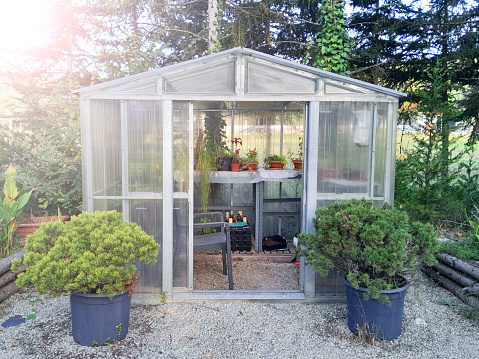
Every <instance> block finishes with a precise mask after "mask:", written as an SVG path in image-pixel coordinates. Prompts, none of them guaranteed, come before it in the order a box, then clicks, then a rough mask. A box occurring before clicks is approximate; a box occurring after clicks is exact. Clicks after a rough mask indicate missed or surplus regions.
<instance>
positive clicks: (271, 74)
mask: <svg viewBox="0 0 479 359" xmlns="http://www.w3.org/2000/svg"><path fill="white" fill-rule="evenodd" d="M77 93H78V94H79V95H80V106H81V128H82V133H81V138H82V170H83V205H84V210H86V211H89V212H91V211H96V210H117V211H119V212H121V213H122V214H123V218H124V220H129V221H133V222H137V223H139V224H140V225H141V226H142V228H143V229H144V230H145V231H146V232H148V233H149V234H151V235H153V236H154V237H155V240H156V241H157V242H158V243H159V244H160V245H161V247H160V253H159V257H158V261H157V263H156V264H155V265H150V266H141V265H140V266H139V268H140V275H141V279H140V283H139V285H138V287H137V291H136V293H139V296H140V297H142V298H144V299H145V300H149V298H150V299H151V300H154V298H159V294H161V293H164V292H166V293H168V296H169V297H170V298H172V299H174V300H175V299H178V300H197V299H198V300H199V299H265V300H268V299H286V300H301V299H304V300H321V298H329V297H330V296H334V295H336V296H337V295H341V290H343V289H342V285H339V284H338V285H337V284H336V283H337V281H336V279H335V278H334V274H332V275H331V276H330V277H329V278H320V277H318V276H317V275H316V274H315V273H314V272H313V271H312V270H310V269H309V268H308V266H307V265H305V263H304V261H302V260H301V262H300V270H299V272H300V276H299V287H298V289H297V290H288V291H285V290H279V289H278V290H277V291H275V290H268V291H261V290H237V289H233V290H212V291H201V290H195V287H194V283H193V278H194V265H193V257H194V251H195V247H194V243H193V238H194V237H195V236H196V232H195V230H194V227H195V221H194V218H195V213H203V211H204V210H205V209H207V211H208V212H221V213H222V214H223V215H226V218H225V219H224V220H226V219H227V216H228V214H231V215H232V214H234V213H238V212H241V213H242V216H243V217H246V218H247V219H246V218H245V223H246V222H247V223H248V226H250V228H251V236H252V238H254V240H253V241H252V244H251V247H252V248H251V252H259V251H261V249H262V247H263V239H264V238H267V237H268V236H273V235H281V236H284V237H286V238H288V240H289V241H290V240H291V238H292V237H294V235H295V233H298V232H301V231H313V230H314V227H313V222H312V220H313V218H314V213H315V210H316V208H317V207H319V206H324V205H326V204H329V203H331V202H337V201H341V200H344V199H350V198H366V199H368V200H372V201H374V202H375V203H377V204H380V203H384V202H392V201H393V194H394V161H395V148H396V117H397V109H398V99H399V98H400V97H403V96H405V94H404V93H401V92H398V91H394V90H391V89H387V88H384V87H380V86H376V85H372V84H369V83H365V82H361V81H359V80H355V79H352V78H348V77H345V76H341V75H337V74H333V73H330V72H327V71H322V70H319V69H316V68H312V67H309V66H305V65H301V64H297V63H294V62H290V61H288V60H285V59H282V58H278V57H274V56H271V55H267V54H264V53H260V52H256V51H253V50H249V49H244V48H234V49H231V50H227V51H223V52H219V53H215V54H212V55H208V56H205V57H201V58H197V59H193V60H190V61H186V62H183V63H179V64H175V65H171V66H166V67H163V68H159V69H155V70H151V71H147V72H144V73H141V74H137V75H133V76H128V77H125V78H121V79H117V80H113V81H109V82H105V83H101V84H97V85H93V86H89V87H86V88H82V89H79V90H78V91H77ZM208 143H209V146H210V147H208ZM219 152H221V153H222V154H225V155H227V154H230V157H233V161H234V162H240V157H242V158H245V157H246V156H247V154H248V153H250V154H251V156H252V155H253V154H254V152H256V157H257V162H258V169H257V170H256V171H251V170H243V171H239V172H233V171H230V170H226V171H217V170H216V169H215V170H212V171H207V173H206V177H205V176H204V172H205V170H204V168H205V167H204V166H203V167H202V163H203V161H205V158H206V160H207V161H210V162H211V161H212V159H211V157H214V158H213V161H217V158H216V157H218V156H219V155H218V153H219ZM235 152H236V153H235ZM205 154H206V155H205ZM233 154H234V155H235V156H233ZM273 154H275V155H279V156H280V157H281V156H282V157H281V158H282V160H283V162H286V164H285V168H284V169H282V170H276V171H274V170H271V169H270V168H268V167H269V165H268V162H267V161H265V160H267V159H268V157H269V156H271V155H273ZM208 158H209V159H208ZM295 158H301V159H302V166H301V168H300V169H299V170H298V169H294V168H293V163H292V160H293V159H295ZM243 169H245V168H244V167H243ZM204 181H206V183H204ZM230 272H231V270H230ZM233 275H238V273H233ZM231 285H232V284H231ZM338 288H339V289H338ZM230 289H231V286H230Z"/></svg>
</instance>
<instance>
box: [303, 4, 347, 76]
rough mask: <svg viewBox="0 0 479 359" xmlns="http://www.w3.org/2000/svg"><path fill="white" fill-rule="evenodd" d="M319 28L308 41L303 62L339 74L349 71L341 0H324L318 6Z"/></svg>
mask: <svg viewBox="0 0 479 359" xmlns="http://www.w3.org/2000/svg"><path fill="white" fill-rule="evenodd" d="M319 18H320V28H319V31H318V32H317V33H316V36H315V39H314V40H312V41H311V42H310V45H309V46H308V51H307V53H306V57H305V62H306V63H307V64H308V65H311V66H314V67H318V68H320V69H323V70H327V71H331V72H335V73H338V74H341V75H347V74H348V73H349V71H348V67H349V51H350V47H349V37H348V34H347V31H346V29H347V23H346V20H345V14H344V2H343V0H326V1H324V2H322V3H321V6H320V8H319Z"/></svg>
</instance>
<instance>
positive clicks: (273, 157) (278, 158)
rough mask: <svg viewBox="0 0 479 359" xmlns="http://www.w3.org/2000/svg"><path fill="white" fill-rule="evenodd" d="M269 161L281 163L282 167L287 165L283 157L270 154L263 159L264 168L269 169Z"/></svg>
mask: <svg viewBox="0 0 479 359" xmlns="http://www.w3.org/2000/svg"><path fill="white" fill-rule="evenodd" d="M269 161H281V163H282V164H283V165H284V166H285V165H286V163H288V162H287V161H286V156H285V155H277V154H272V155H270V156H268V157H266V158H265V159H264V168H266V169H268V168H270V164H269Z"/></svg>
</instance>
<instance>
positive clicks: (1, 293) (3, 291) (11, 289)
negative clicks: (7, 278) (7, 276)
mask: <svg viewBox="0 0 479 359" xmlns="http://www.w3.org/2000/svg"><path fill="white" fill-rule="evenodd" d="M17 291H18V287H17V285H16V284H15V282H10V283H8V284H7V285H6V286H4V287H2V288H0V303H1V302H3V301H4V300H5V299H7V298H8V297H10V296H11V295H12V294H14V293H16V292H17Z"/></svg>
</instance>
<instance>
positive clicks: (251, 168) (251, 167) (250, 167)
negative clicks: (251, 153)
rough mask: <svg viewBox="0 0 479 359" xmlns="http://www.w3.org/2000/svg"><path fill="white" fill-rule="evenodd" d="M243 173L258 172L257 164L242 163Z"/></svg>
mask: <svg viewBox="0 0 479 359" xmlns="http://www.w3.org/2000/svg"><path fill="white" fill-rule="evenodd" d="M244 165H245V167H244V170H245V171H257V170H258V162H245V163H244Z"/></svg>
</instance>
